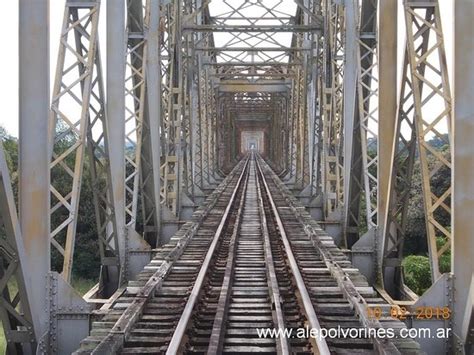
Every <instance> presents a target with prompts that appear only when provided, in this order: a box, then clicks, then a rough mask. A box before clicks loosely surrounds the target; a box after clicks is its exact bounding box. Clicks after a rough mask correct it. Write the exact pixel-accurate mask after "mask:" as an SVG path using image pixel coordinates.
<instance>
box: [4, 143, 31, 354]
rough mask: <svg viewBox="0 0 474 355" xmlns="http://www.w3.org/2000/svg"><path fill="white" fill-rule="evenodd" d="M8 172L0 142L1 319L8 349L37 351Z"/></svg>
mask: <svg viewBox="0 0 474 355" xmlns="http://www.w3.org/2000/svg"><path fill="white" fill-rule="evenodd" d="M9 174H10V173H9V171H8V166H7V162H6V160H5V155H4V152H3V146H2V144H1V143H0V215H1V217H2V218H1V222H0V229H1V231H2V232H1V233H2V238H0V260H1V263H0V295H1V296H0V297H1V302H0V303H1V307H0V319H1V321H2V324H3V331H4V332H5V338H6V339H7V348H6V352H7V353H8V354H23V353H30V352H31V353H34V352H36V345H37V339H38V338H39V336H40V334H38V332H39V329H38V325H37V324H36V329H35V326H34V319H33V317H32V313H31V308H30V302H31V300H32V298H33V297H34V295H33V292H32V288H31V283H30V281H29V279H30V274H29V271H30V268H29V262H30V260H28V258H27V256H26V253H25V246H24V241H23V237H22V235H21V231H20V224H19V221H18V217H17V212H16V206H15V199H14V197H13V191H12V185H11V182H10V175H9ZM35 318H36V319H38V318H39V317H38V316H36V317H35Z"/></svg>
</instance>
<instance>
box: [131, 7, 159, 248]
mask: <svg viewBox="0 0 474 355" xmlns="http://www.w3.org/2000/svg"><path fill="white" fill-rule="evenodd" d="M151 5H152V1H151V0H128V2H127V52H126V67H125V199H126V201H125V202H126V205H125V212H126V224H127V226H129V227H131V228H134V229H137V230H138V231H140V232H145V233H146V232H147V231H152V230H153V231H154V233H155V232H156V231H157V230H158V227H157V223H158V217H157V213H158V209H159V206H157V204H158V203H157V202H156V201H155V199H154V189H155V186H154V176H153V174H154V169H153V154H158V153H156V152H153V151H152V148H151V146H152V142H151V139H152V134H151V131H150V119H152V120H158V119H159V117H150V114H149V112H148V109H147V104H148V101H147V94H148V87H147V80H148V72H147V68H148V40H149V36H150V34H149V32H150V26H151V23H152V22H158V21H159V19H158V13H156V14H155V13H154V12H152V10H151V9H152V7H151ZM153 16H155V17H156V18H152V17H153ZM156 99H158V97H157V98H156ZM158 114H159V113H158ZM137 222H138V225H137ZM146 239H147V241H148V242H150V243H151V244H155V243H156V237H152V238H151V239H149V238H146Z"/></svg>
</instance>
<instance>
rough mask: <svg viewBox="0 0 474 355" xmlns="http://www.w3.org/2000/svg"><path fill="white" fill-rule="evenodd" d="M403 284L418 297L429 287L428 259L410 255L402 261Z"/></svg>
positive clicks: (429, 271)
mask: <svg viewBox="0 0 474 355" xmlns="http://www.w3.org/2000/svg"><path fill="white" fill-rule="evenodd" d="M402 265H403V270H404V279H405V284H406V285H407V286H408V287H410V289H411V290H412V291H414V292H415V293H417V294H418V295H421V294H423V292H425V291H426V290H427V289H428V288H429V287H430V286H431V270H430V259H429V258H428V257H426V256H422V255H410V256H407V257H406V258H405V259H403V262H402Z"/></svg>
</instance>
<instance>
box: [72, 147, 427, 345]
mask: <svg viewBox="0 0 474 355" xmlns="http://www.w3.org/2000/svg"><path fill="white" fill-rule="evenodd" d="M368 306H371V307H375V306H378V307H381V308H382V309H384V311H387V309H388V308H389V307H390V306H389V305H388V304H387V303H386V302H385V301H384V300H383V299H382V298H380V297H379V296H378V295H377V292H375V290H374V289H373V288H372V287H371V286H369V284H368V283H367V281H366V279H365V277H363V276H362V275H361V273H360V272H359V271H358V270H357V269H355V268H353V267H352V266H351V263H350V262H349V260H348V259H347V258H346V256H345V255H344V254H343V253H342V251H341V250H339V249H338V248H337V247H336V246H335V244H334V242H333V240H332V238H331V237H329V236H328V235H327V234H326V233H325V232H324V231H323V230H322V229H321V228H320V226H319V225H318V224H317V223H316V222H314V221H313V220H312V219H311V218H310V216H309V214H308V213H307V212H306V211H305V209H304V208H303V207H302V206H301V205H300V204H299V203H298V202H297V201H296V199H295V198H293V197H292V195H291V193H290V192H289V191H288V190H287V189H286V188H285V187H284V185H283V184H282V183H281V181H280V180H279V179H278V177H277V176H276V175H275V174H274V173H273V171H272V170H271V169H270V168H269V167H268V166H267V164H266V163H265V162H264V161H263V160H262V159H261V158H260V157H257V156H254V155H253V154H252V155H249V156H248V157H246V158H245V159H244V160H243V161H241V162H240V163H239V164H238V165H237V167H236V168H235V169H234V170H233V172H232V173H231V174H230V175H229V176H228V177H227V178H226V179H225V181H224V182H223V183H222V184H221V185H220V186H219V188H218V189H217V190H216V191H215V192H214V193H213V194H212V195H211V196H210V197H209V198H208V199H207V201H206V203H205V204H204V206H203V207H201V208H200V209H199V210H198V211H196V213H195V214H194V215H193V218H192V221H191V222H188V223H187V224H186V225H185V226H184V227H183V228H182V229H181V230H180V231H179V232H178V233H177V234H176V235H175V236H174V237H173V238H172V239H171V241H170V243H168V244H166V245H165V246H163V247H161V248H158V249H157V250H156V254H155V257H154V258H153V260H152V261H151V262H150V263H149V264H148V265H147V266H146V267H145V268H144V270H143V271H142V272H141V273H140V274H139V276H138V278H137V281H130V282H129V284H128V287H127V288H126V289H125V290H124V292H123V294H122V295H121V296H120V297H119V298H118V299H117V300H116V301H115V302H114V303H113V305H112V307H110V309H109V310H108V311H107V312H105V313H102V314H101V315H100V316H99V317H98V319H97V320H96V321H95V322H94V323H93V325H92V332H91V335H90V336H89V337H88V338H87V339H85V340H84V341H83V342H82V343H81V348H80V349H79V350H78V351H77V352H76V353H77V354H88V353H92V354H110V353H122V354H138V353H139V354H156V353H164V352H166V353H167V354H176V353H186V354H202V353H207V354H221V353H226V354H232V353H267V354H273V353H278V354H288V353H298V354H311V353H320V354H329V353H336V354H355V353H357V354H374V353H382V354H383V353H385V354H397V353H402V354H411V353H413V354H415V353H419V345H418V344H417V343H416V342H414V341H413V340H409V339H408V340H407V339H400V338H397V336H396V335H397V334H398V332H399V331H400V329H401V328H404V327H405V325H404V323H402V322H400V321H397V320H394V319H393V318H390V317H385V318H382V319H380V320H376V319H375V318H369V317H368V315H367V307H368ZM305 327H309V328H311V329H313V331H318V332H319V331H320V330H321V328H326V329H334V330H337V329H346V330H348V329H350V328H355V329H359V328H361V329H362V328H365V329H368V328H371V329H373V330H374V331H376V330H377V329H379V328H392V329H395V338H394V339H391V340H388V341H383V340H381V339H376V338H375V337H373V336H370V334H368V335H366V336H359V337H357V339H352V338H350V337H341V336H338V337H337V338H331V339H330V338H327V339H321V338H319V337H309V336H308V335H309V334H307V335H306V336H302V337H299V336H296V334H297V331H298V329H302V328H305ZM265 328H269V329H281V330H283V329H287V330H288V331H291V332H293V333H292V334H293V336H289V337H279V338H278V339H277V338H276V337H263V336H259V333H258V331H260V330H262V329H265Z"/></svg>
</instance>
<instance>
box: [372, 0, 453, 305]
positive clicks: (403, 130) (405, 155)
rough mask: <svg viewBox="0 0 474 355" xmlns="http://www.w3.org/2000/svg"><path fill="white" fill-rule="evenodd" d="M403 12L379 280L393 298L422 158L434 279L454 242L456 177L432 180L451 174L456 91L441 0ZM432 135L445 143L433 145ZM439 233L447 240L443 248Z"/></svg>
mask: <svg viewBox="0 0 474 355" xmlns="http://www.w3.org/2000/svg"><path fill="white" fill-rule="evenodd" d="M404 11H405V24H406V33H407V47H406V50H405V59H404V64H403V73H402V78H403V79H402V86H401V95H400V103H399V108H398V116H397V121H396V130H395V140H394V145H393V153H392V176H391V180H390V182H389V196H388V207H389V209H388V211H387V216H386V218H385V226H384V232H383V237H384V239H383V245H382V248H383V252H382V253H381V260H380V261H379V263H380V267H381V270H380V273H379V281H380V282H381V283H383V284H384V285H385V288H386V289H390V290H391V293H392V294H393V295H394V297H403V296H404V292H403V275H402V268H401V261H402V257H403V242H404V235H405V231H406V224H407V206H408V200H409V197H410V196H409V195H410V188H411V186H412V177H413V171H414V166H415V160H417V159H419V161H420V171H421V177H422V190H423V204H424V211H425V219H426V230H427V237H428V247H429V254H430V262H431V271H432V279H433V281H435V280H437V279H438V277H439V276H440V271H439V257H440V256H442V255H443V254H445V253H447V252H448V251H449V248H450V245H451V243H450V241H451V231H450V219H451V207H450V204H451V202H450V201H451V190H452V189H451V181H447V182H446V184H445V185H444V186H442V187H441V188H440V189H437V190H435V189H434V185H433V184H434V183H435V181H436V179H437V178H439V176H440V175H439V174H440V172H443V170H444V172H448V174H449V175H450V172H451V148H450V147H451V141H452V140H451V135H452V119H451V93H450V88H449V80H448V74H447V67H446V54H445V50H444V39H443V32H442V28H441V15H440V13H439V5H438V2H437V1H436V0H432V1H425V2H404ZM428 109H429V110H430V111H428ZM443 132H445V133H443ZM433 138H435V139H437V140H438V141H439V143H440V144H438V145H433V144H430V142H429V140H431V139H433ZM437 238H441V239H445V240H446V241H447V242H446V243H445V244H444V246H442V247H438V246H437Z"/></svg>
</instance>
